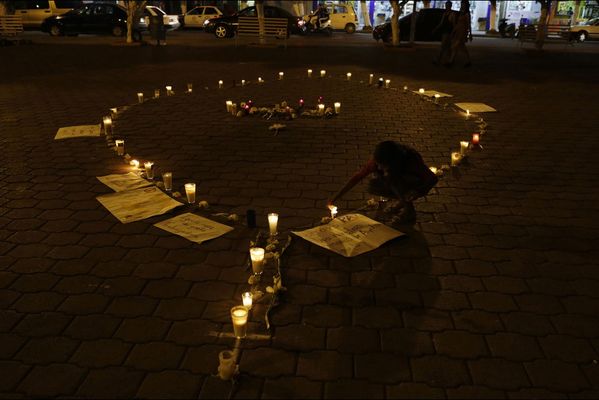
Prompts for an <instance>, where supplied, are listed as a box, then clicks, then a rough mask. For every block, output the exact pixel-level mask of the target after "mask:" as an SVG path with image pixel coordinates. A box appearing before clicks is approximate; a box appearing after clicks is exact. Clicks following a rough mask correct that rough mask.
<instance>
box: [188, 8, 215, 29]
mask: <svg viewBox="0 0 599 400" xmlns="http://www.w3.org/2000/svg"><path fill="white" fill-rule="evenodd" d="M221 15H223V13H222V11H221V10H220V9H219V8H218V7H214V6H200V7H196V8H194V9H192V10H189V11H188V12H187V13H186V14H185V15H184V16H183V18H182V19H181V22H182V26H183V27H185V28H204V22H206V21H207V20H209V19H210V18H217V17H220V16H221Z"/></svg>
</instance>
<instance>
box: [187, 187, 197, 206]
mask: <svg viewBox="0 0 599 400" xmlns="http://www.w3.org/2000/svg"><path fill="white" fill-rule="evenodd" d="M185 194H186V195H187V202H188V203H189V204H193V203H195V202H196V184H195V183H186V184H185Z"/></svg>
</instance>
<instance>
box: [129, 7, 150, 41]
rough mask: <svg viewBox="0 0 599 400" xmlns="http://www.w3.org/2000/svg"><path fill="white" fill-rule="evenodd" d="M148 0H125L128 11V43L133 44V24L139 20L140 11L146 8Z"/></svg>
mask: <svg viewBox="0 0 599 400" xmlns="http://www.w3.org/2000/svg"><path fill="white" fill-rule="evenodd" d="M146 3H147V0H125V8H126V9H127V43H133V22H134V21H135V18H139V13H138V11H139V10H142V9H143V8H144V7H145V6H146Z"/></svg>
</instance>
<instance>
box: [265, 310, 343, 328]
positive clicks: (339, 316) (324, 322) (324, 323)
mask: <svg viewBox="0 0 599 400" xmlns="http://www.w3.org/2000/svg"><path fill="white" fill-rule="evenodd" d="M275 315H276V314H275ZM302 317H303V322H305V323H307V324H310V325H314V326H318V327H338V326H341V325H345V324H349V323H350V321H351V313H350V309H348V308H344V307H335V306H331V305H325V304H322V305H308V306H304V307H303V313H302Z"/></svg>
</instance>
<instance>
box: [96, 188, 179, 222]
mask: <svg viewBox="0 0 599 400" xmlns="http://www.w3.org/2000/svg"><path fill="white" fill-rule="evenodd" d="M96 199H98V201H99V202H100V203H102V205H103V206H104V207H106V209H108V211H110V212H111V213H112V215H114V216H115V217H116V218H117V219H118V220H119V221H121V222H122V223H123V224H126V223H129V222H134V221H139V220H142V219H146V218H149V217H153V216H155V215H161V214H164V213H165V212H167V211H170V210H172V209H173V208H175V207H179V206H181V205H183V204H181V203H179V202H178V201H175V200H173V199H171V198H170V197H169V196H167V195H166V194H164V192H162V191H161V190H160V189H158V188H157V187H156V186H152V187H148V188H142V189H136V190H126V191H124V192H116V193H111V194H105V195H102V196H98V197H96Z"/></svg>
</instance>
